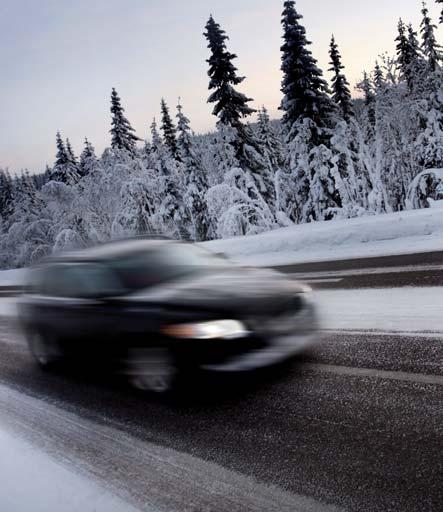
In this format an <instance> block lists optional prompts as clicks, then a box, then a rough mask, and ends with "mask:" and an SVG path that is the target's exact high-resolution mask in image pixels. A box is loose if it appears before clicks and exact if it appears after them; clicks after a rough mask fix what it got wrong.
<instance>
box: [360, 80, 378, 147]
mask: <svg viewBox="0 0 443 512" xmlns="http://www.w3.org/2000/svg"><path fill="white" fill-rule="evenodd" d="M357 89H358V90H360V91H361V92H362V93H363V100H364V106H365V109H364V118H363V120H362V121H363V127H364V132H365V135H366V137H367V140H370V139H371V137H372V136H373V131H374V126H375V94H374V90H373V84H372V81H371V79H370V77H369V75H368V73H367V72H366V71H364V72H363V80H362V81H361V82H360V83H358V84H357Z"/></svg>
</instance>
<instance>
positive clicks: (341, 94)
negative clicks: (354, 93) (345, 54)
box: [329, 36, 354, 121]
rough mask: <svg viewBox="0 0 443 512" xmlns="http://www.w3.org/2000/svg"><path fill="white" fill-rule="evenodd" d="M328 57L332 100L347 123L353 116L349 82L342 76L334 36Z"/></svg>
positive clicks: (341, 67)
mask: <svg viewBox="0 0 443 512" xmlns="http://www.w3.org/2000/svg"><path fill="white" fill-rule="evenodd" d="M329 57H330V58H331V62H330V64H331V67H330V69H329V71H331V72H332V73H333V74H334V75H333V77H332V99H333V100H334V101H335V103H336V104H337V105H338V106H339V108H340V112H341V115H342V117H343V119H344V120H345V121H349V120H350V118H351V117H352V116H353V115H354V112H353V108H352V99H351V91H350V89H349V82H348V81H347V80H346V76H345V75H344V74H343V69H344V68H345V67H344V66H343V64H342V60H341V55H340V52H339V49H338V46H337V43H336V42H335V38H334V36H332V39H331V45H330V49H329Z"/></svg>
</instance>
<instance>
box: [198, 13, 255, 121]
mask: <svg viewBox="0 0 443 512" xmlns="http://www.w3.org/2000/svg"><path fill="white" fill-rule="evenodd" d="M204 36H205V37H206V39H207V40H208V48H209V49H210V51H211V56H210V57H209V59H207V61H206V62H207V63H208V64H209V70H208V76H209V78H210V81H209V90H211V91H214V92H213V93H212V94H211V95H210V96H209V98H208V103H214V104H215V105H214V109H213V112H212V113H213V114H214V115H215V116H217V117H218V119H219V120H220V122H221V123H222V124H224V125H226V126H232V127H234V128H237V127H238V126H239V125H240V124H241V119H242V118H245V117H247V116H249V115H251V114H252V113H253V112H254V109H253V108H251V107H249V105H248V103H249V102H250V101H252V99H251V98H248V97H247V96H245V95H244V94H242V93H240V92H238V91H237V90H236V89H235V88H234V86H236V85H239V84H241V83H242V82H243V80H244V79H245V77H242V76H238V75H237V68H236V67H235V66H234V64H233V63H232V61H233V60H234V59H236V58H237V56H236V55H235V54H233V53H230V52H229V51H228V50H227V47H226V41H227V40H228V39H229V38H228V36H227V35H226V33H225V31H224V30H222V28H221V27H220V25H219V24H218V23H216V22H215V20H214V18H213V17H212V15H211V16H210V17H209V20H208V22H207V24H206V31H205V33H204Z"/></svg>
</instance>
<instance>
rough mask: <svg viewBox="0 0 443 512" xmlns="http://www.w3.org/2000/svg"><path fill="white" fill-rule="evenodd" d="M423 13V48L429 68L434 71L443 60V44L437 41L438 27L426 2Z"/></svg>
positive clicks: (421, 29)
mask: <svg viewBox="0 0 443 512" xmlns="http://www.w3.org/2000/svg"><path fill="white" fill-rule="evenodd" d="M421 13H422V16H423V18H422V22H421V28H420V33H421V37H422V50H423V54H424V56H425V58H426V59H427V61H428V65H429V69H430V70H431V71H432V72H434V71H435V70H436V69H437V67H438V66H439V64H440V61H441V46H440V45H439V44H438V43H437V40H436V38H435V29H436V28H437V27H436V26H435V25H434V24H433V23H432V20H431V17H430V16H429V10H428V8H427V6H426V3H425V2H423V8H422V11H421Z"/></svg>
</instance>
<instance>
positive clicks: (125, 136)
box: [110, 88, 140, 156]
mask: <svg viewBox="0 0 443 512" xmlns="http://www.w3.org/2000/svg"><path fill="white" fill-rule="evenodd" d="M124 111H125V109H124V108H123V107H122V106H121V101H120V97H119V95H118V94H117V91H116V90H115V88H112V93H111V114H112V121H111V125H112V127H111V130H110V133H111V147H112V148H113V149H118V150H124V151H127V152H128V153H129V154H130V155H131V156H134V155H135V153H136V142H137V141H138V140H140V139H139V138H138V137H137V136H136V135H135V130H134V128H132V126H131V124H130V123H129V121H128V120H127V119H126V117H125V115H124Z"/></svg>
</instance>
